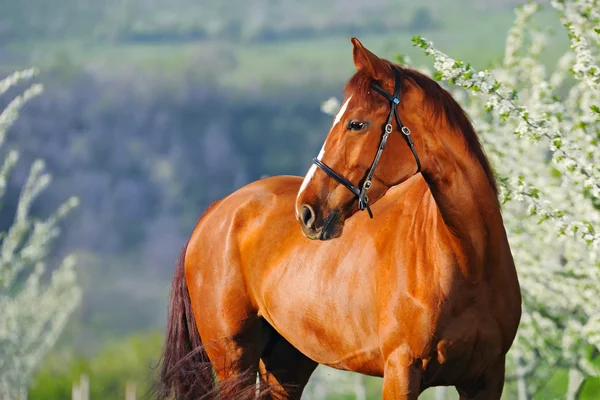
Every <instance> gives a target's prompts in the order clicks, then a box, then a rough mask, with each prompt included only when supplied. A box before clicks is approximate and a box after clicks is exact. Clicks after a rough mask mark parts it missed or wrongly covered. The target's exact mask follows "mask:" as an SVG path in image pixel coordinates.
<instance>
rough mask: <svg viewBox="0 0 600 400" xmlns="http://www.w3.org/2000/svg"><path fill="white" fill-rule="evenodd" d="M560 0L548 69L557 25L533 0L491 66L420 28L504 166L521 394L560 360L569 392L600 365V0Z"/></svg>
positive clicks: (442, 76)
mask: <svg viewBox="0 0 600 400" xmlns="http://www.w3.org/2000/svg"><path fill="white" fill-rule="evenodd" d="M551 4H552V7H554V8H555V9H556V10H557V11H558V14H559V16H560V19H561V23H562V24H563V25H564V27H565V29H566V31H567V34H568V35H569V38H570V49H569V50H568V51H567V52H566V53H565V54H564V55H563V56H562V57H561V58H560V60H559V62H558V63H557V65H556V68H554V70H551V71H548V70H547V68H546V67H545V66H544V65H543V64H542V63H541V62H540V55H541V54H542V51H543V49H544V47H545V45H546V44H547V40H548V36H547V35H546V34H545V32H542V31H538V30H535V29H533V28H531V19H532V17H533V16H534V14H535V13H536V12H537V11H538V10H539V8H540V7H539V5H538V4H536V3H533V2H530V3H527V4H525V5H523V6H521V7H519V8H517V10H516V20H515V23H514V25H513V27H512V29H511V30H510V32H509V35H508V38H507V42H506V50H505V55H504V60H503V63H502V64H501V65H498V66H497V67H495V68H494V69H493V70H489V71H488V70H485V71H476V70H475V69H474V68H473V67H471V66H470V65H469V64H467V63H464V62H462V61H459V60H454V59H452V58H450V57H449V56H447V55H446V54H444V53H442V52H441V51H439V50H438V49H436V48H435V47H434V45H433V44H432V43H431V42H429V41H427V40H425V39H423V38H421V37H415V38H413V41H414V43H415V45H416V46H419V47H421V48H423V49H424V50H425V53H426V54H428V55H430V56H432V57H433V60H434V68H435V69H436V70H437V72H436V73H435V76H436V77H437V78H438V79H439V80H443V81H446V82H448V83H450V84H451V85H454V86H453V88H455V90H454V92H455V93H454V94H455V96H456V97H457V99H458V100H459V101H460V102H461V103H462V105H463V106H464V107H465V108H466V109H467V111H468V113H469V115H470V117H471V118H472V120H473V122H474V124H475V126H476V129H477V131H478V133H479V135H480V137H481V139H482V142H483V143H484V147H485V148H486V150H487V152H488V154H489V156H490V158H491V161H492V164H493V165H494V167H495V168H496V173H497V176H498V178H499V183H500V186H501V200H502V203H503V215H504V222H505V226H506V228H507V230H508V235H509V240H510V243H511V247H512V250H513V254H514V257H515V262H516V264H517V268H518V272H519V278H520V282H521V285H522V293H523V318H522V321H521V325H520V328H519V332H518V336H517V340H516V343H515V345H514V346H513V349H512V350H511V353H510V355H511V360H512V361H513V362H514V364H515V371H516V378H517V379H518V380H519V384H518V388H519V395H520V397H521V398H527V397H528V396H530V395H531V394H532V393H534V392H536V391H537V390H538V389H539V388H540V387H541V385H543V384H544V383H545V379H547V378H548V376H549V375H550V374H551V373H552V372H553V371H554V370H555V369H553V368H555V367H557V366H560V367H565V368H568V369H569V370H570V374H569V379H570V382H569V393H568V396H569V397H570V398H575V397H576V395H577V392H578V391H579V389H580V387H581V384H582V382H583V379H584V378H585V377H586V376H597V375H599V374H600V371H599V370H598V368H597V367H596V366H595V365H594V364H593V363H592V362H591V360H592V359H593V358H595V357H597V355H598V353H599V352H600V301H599V300H598V299H599V298H600V279H599V278H600V232H599V231H598V227H599V226H600V211H599V210H600V151H599V147H598V142H599V140H600V108H599V105H600V67H599V66H598V55H599V54H598V50H599V46H598V44H599V43H600V29H599V27H600V25H599V22H600V2H599V1H597V0H578V1H552V3H551ZM457 87H458V88H462V90H460V89H458V88H457ZM467 94H471V95H470V96H469V95H467Z"/></svg>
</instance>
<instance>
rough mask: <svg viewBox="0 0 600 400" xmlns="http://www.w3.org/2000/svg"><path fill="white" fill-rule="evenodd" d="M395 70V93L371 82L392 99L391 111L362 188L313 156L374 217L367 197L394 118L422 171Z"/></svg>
mask: <svg viewBox="0 0 600 400" xmlns="http://www.w3.org/2000/svg"><path fill="white" fill-rule="evenodd" d="M393 71H394V78H395V82H394V95H393V96H392V95H390V94H389V93H387V92H386V91H385V90H383V89H382V88H381V87H379V86H378V85H376V84H375V83H372V84H371V88H372V89H373V90H375V91H376V92H377V93H379V94H381V95H382V96H383V97H385V98H386V99H388V100H389V101H390V113H389V115H388V118H387V122H386V124H385V126H384V128H383V134H382V135H381V141H380V142H379V148H378V149H377V153H376V154H375V158H374V159H373V163H372V164H371V168H369V171H368V173H367V177H366V178H365V181H364V183H363V184H362V188H361V189H359V188H358V187H356V186H354V185H353V184H352V182H350V181H349V180H348V179H346V178H344V177H343V176H341V175H340V174H338V173H337V172H335V171H334V170H333V169H331V168H330V167H329V166H328V165H327V164H325V163H324V162H322V161H321V160H319V159H318V158H313V163H315V165H316V166H317V167H319V168H321V169H322V170H323V172H325V173H326V174H327V175H329V176H330V177H331V178H333V179H335V180H336V181H337V182H338V183H340V184H342V185H344V186H345V187H346V188H347V189H348V190H350V191H351V192H352V193H354V195H355V196H356V197H358V208H359V209H360V210H361V211H363V210H365V209H366V210H367V211H368V213H369V217H371V218H373V212H372V211H371V207H369V198H368V197H367V191H368V190H369V189H370V188H371V186H372V184H373V182H372V179H373V174H374V173H375V168H376V167H377V164H378V163H379V159H380V158H381V154H382V153H383V149H385V145H386V143H387V140H388V136H389V135H390V133H392V131H393V129H394V128H393V126H392V118H395V119H396V124H397V125H398V129H400V132H402V134H403V136H404V138H405V139H406V142H407V143H408V147H410V151H411V152H412V154H413V156H414V157H415V161H416V162H417V172H415V174H418V173H419V172H420V171H421V161H420V160H419V156H418V155H417V151H416V150H415V144H414V143H413V140H412V138H411V137H410V129H408V127H406V126H405V125H404V124H403V123H402V121H401V120H400V116H399V115H398V104H400V95H401V94H402V75H401V73H400V71H398V70H397V69H396V68H394V69H393Z"/></svg>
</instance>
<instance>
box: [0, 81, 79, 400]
mask: <svg viewBox="0 0 600 400" xmlns="http://www.w3.org/2000/svg"><path fill="white" fill-rule="evenodd" d="M36 73H37V71H35V70H25V71H21V72H17V73H15V74H13V75H11V76H9V77H8V78H6V79H4V80H2V81H0V95H1V94H3V93H5V92H6V91H7V90H8V89H9V88H10V87H11V86H13V85H15V84H17V83H19V82H21V81H23V80H26V79H29V78H31V77H33V76H34V75H35V74H36ZM41 92H42V86H41V85H32V86H31V87H30V88H29V89H27V90H26V91H25V92H24V93H23V94H22V95H20V96H18V97H17V98H15V99H14V100H13V101H12V102H11V103H10V104H9V105H8V106H7V107H6V108H5V109H4V111H2V113H0V146H2V145H3V143H4V139H5V134H6V131H7V129H8V127H9V126H10V125H11V124H12V123H13V122H14V121H15V119H16V118H17V116H18V114H19V110H20V109H21V107H22V106H23V105H24V104H25V102H27V100H29V99H31V98H32V97H34V96H36V95H38V94H39V93H41ZM18 156H19V155H18V152H17V151H15V150H12V151H9V152H8V155H7V157H6V159H5V160H4V162H3V163H2V166H1V167H0V199H2V197H3V196H4V195H5V193H6V187H7V178H8V175H9V173H10V171H11V169H12V167H13V166H14V165H15V164H16V162H17V160H18ZM44 169H45V168H44V163H43V161H41V160H38V161H36V162H34V163H33V165H32V167H31V170H30V173H29V177H28V179H27V182H26V183H25V186H24V187H23V189H22V191H21V194H20V197H19V202H18V206H17V211H16V215H15V217H14V221H13V224H12V225H11V226H10V228H9V229H8V230H7V231H6V232H4V233H3V235H2V239H1V242H0V398H1V399H18V398H26V389H27V384H28V383H29V379H30V377H31V375H32V373H33V371H34V370H35V368H36V366H37V365H38V364H39V362H40V360H41V359H42V357H43V356H44V355H45V353H46V352H47V351H48V349H49V348H50V347H52V345H53V344H54V343H55V342H56V340H57V339H58V336H59V335H60V333H61V332H62V330H63V328H64V326H65V324H66V321H67V319H68V317H69V316H70V315H71V313H72V312H73V310H74V309H75V307H76V306H77V305H78V304H79V301H80V298H81V291H80V289H79V287H78V285H77V280H76V274H75V259H74V257H73V256H72V255H69V256H67V257H66V258H65V259H64V260H63V262H62V264H61V265H60V266H59V267H58V268H56V269H54V271H53V272H52V274H51V277H50V279H49V280H48V279H47V278H45V277H44V276H43V275H44V273H45V272H46V265H45V263H44V261H45V260H46V259H47V258H48V255H49V252H50V250H51V246H52V244H53V242H54V239H56V237H57V236H58V235H59V233H60V232H59V228H58V223H59V222H60V220H61V219H62V218H64V216H65V215H66V214H67V213H68V212H69V211H70V210H72V209H73V208H74V207H76V206H77V204H78V199H77V198H74V197H73V198H71V199H69V200H68V201H67V202H65V203H64V204H63V205H62V206H61V207H59V209H58V210H57V211H56V212H55V213H54V214H52V215H51V216H50V217H48V218H47V219H46V220H34V219H33V218H32V217H31V216H30V215H29V211H30V207H31V204H32V203H33V201H34V200H35V199H36V198H37V197H38V196H39V195H40V193H41V192H42V191H43V190H44V189H45V188H46V187H47V186H48V185H49V184H50V180H51V179H50V175H49V174H48V173H46V172H45V171H44Z"/></svg>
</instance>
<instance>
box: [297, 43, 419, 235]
mask: <svg viewBox="0 0 600 400" xmlns="http://www.w3.org/2000/svg"><path fill="white" fill-rule="evenodd" d="M351 42H352V45H353V58H354V65H355V66H356V69H357V72H356V74H355V75H354V76H353V77H352V78H351V79H350V80H349V81H348V83H347V85H346V88H345V99H344V102H343V103H342V106H341V108H340V110H339V112H338V114H337V115H336V116H335V119H334V121H333V125H332V127H331V129H330V131H329V134H328V135H327V139H326V140H325V143H324V144H323V148H322V149H321V152H320V153H319V155H318V157H317V158H315V159H314V160H313V162H314V164H313V165H312V166H311V168H310V169H309V171H308V173H307V174H306V177H305V178H304V182H303V183H302V186H301V188H300V191H299V192H298V197H297V199H296V216H297V218H298V220H299V222H300V224H301V226H302V231H303V233H304V235H305V236H306V237H308V238H310V239H320V240H328V239H333V238H336V237H339V236H340V235H341V234H342V230H343V226H344V221H345V220H346V219H347V218H349V217H350V216H352V215H353V214H354V213H355V212H356V211H358V210H367V211H368V212H369V214H370V215H371V217H372V213H371V209H370V206H372V205H373V204H375V202H377V200H379V199H380V198H381V197H382V196H383V195H384V194H385V192H386V191H387V190H388V189H389V188H391V187H392V186H395V185H398V184H400V183H402V182H403V181H405V180H406V179H408V178H410V177H411V176H413V175H414V174H415V173H417V172H419V171H420V159H419V157H418V149H419V144H420V142H421V140H422V139H421V138H420V139H419V140H418V143H417V144H415V143H414V142H413V139H412V136H411V130H412V129H414V130H415V133H416V134H419V133H420V132H419V130H421V129H422V127H423V126H424V125H423V121H422V119H421V118H422V117H421V115H422V114H423V112H422V111H423V109H422V108H423V102H422V99H423V93H422V91H420V90H419V88H418V86H417V85H415V84H414V83H412V82H409V81H408V80H405V79H404V75H403V71H402V69H401V68H399V67H397V66H394V65H393V64H392V63H390V62H389V61H386V60H382V59H380V58H379V57H377V56H376V55H375V54H373V53H371V52H370V51H369V50H367V49H366V48H365V47H363V45H362V44H361V43H360V41H358V39H356V38H352V40H351ZM384 148H385V150H384Z"/></svg>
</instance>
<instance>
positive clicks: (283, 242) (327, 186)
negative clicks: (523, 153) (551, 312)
mask: <svg viewBox="0 0 600 400" xmlns="http://www.w3.org/2000/svg"><path fill="white" fill-rule="evenodd" d="M352 44H353V58H354V64H355V66H356V68H357V72H356V73H355V75H354V76H353V77H352V78H351V79H350V80H349V81H348V83H347V85H346V88H345V101H344V103H343V105H342V107H341V109H340V111H339V113H338V114H337V116H336V117H335V120H334V122H333V126H332V127H331V130H330V132H329V135H328V136H327V139H326V142H325V144H324V145H323V149H322V150H321V153H320V154H319V156H318V157H317V158H316V159H315V160H314V165H313V166H312V167H311V168H310V170H309V171H308V173H307V175H306V177H305V178H304V181H302V179H301V178H298V177H290V176H280V177H272V178H267V179H263V180H260V181H257V182H254V183H251V184H249V185H247V186H245V187H243V188H241V189H240V190H238V191H236V192H235V193H233V194H231V195H229V196H227V197H226V198H224V199H222V200H220V201H218V202H216V203H215V204H213V205H212V206H211V207H210V208H209V209H208V210H207V211H206V212H205V214H204V215H203V216H202V218H201V219H200V220H199V222H198V224H197V226H196V228H195V230H194V232H193V234H192V236H191V238H190V240H189V242H188V244H187V246H186V248H185V249H184V251H183V252H182V255H181V258H180V261H179V264H178V266H177V268H176V271H175V276H174V279H173V286H172V292H171V300H170V313H169V321H168V328H167V337H166V342H165V349H164V358H163V362H162V371H161V382H162V390H161V391H160V395H161V396H162V397H167V396H174V397H175V398H193V399H197V398H216V397H220V398H232V399H244V398H254V397H255V396H261V395H263V397H267V398H276V399H299V398H300V396H301V393H302V390H303V388H304V386H305V385H306V384H307V382H308V380H309V377H310V375H311V373H312V372H313V371H314V369H315V368H316V367H317V365H318V364H324V365H328V366H331V367H334V368H338V369H343V370H349V371H356V372H359V373H362V374H368V375H373V376H379V377H383V398H384V399H385V400H390V399H415V398H417V397H418V396H419V394H420V393H421V392H422V391H423V390H424V389H426V388H428V387H431V386H439V385H447V386H450V385H452V386H455V387H456V389H457V390H458V392H459V394H460V396H461V399H499V398H500V396H501V393H502V390H503V385H504V370H505V355H506V353H507V352H508V350H509V348H510V347H511V345H512V342H513V340H514V337H515V334H516V331H517V326H518V325H519V321H520V317H521V295H520V289H519V283H518V279H517V274H516V271H515V266H514V263H513V258H512V255H511V251H510V248H509V244H508V240H507V237H506V232H505V229H504V226H503V221H502V215H501V212H500V205H499V202H498V199H497V189H496V184H495V180H494V176H493V173H492V169H491V168H490V165H489V163H488V160H487V159H486V156H485V154H484V152H483V150H482V148H481V145H480V143H479V141H478V138H477V135H476V133H475V131H474V130H473V127H472V125H471V123H470V121H469V120H468V118H467V116H466V115H465V113H464V111H463V110H462V109H461V108H460V106H459V105H458V104H457V103H456V102H455V101H454V99H453V98H452V97H451V95H450V94H449V93H448V92H447V91H445V90H444V89H442V88H441V87H440V86H439V85H438V84H437V83H436V82H434V81H433V80H431V79H429V78H428V77H426V76H424V75H422V74H420V73H418V72H416V71H414V70H411V69H407V68H403V67H401V66H398V65H394V64H392V63H390V62H389V61H386V60H382V59H380V58H379V57H377V56H376V55H374V54H373V53H371V52H370V51H369V50H367V49H366V48H365V47H363V45H362V44H361V43H360V42H359V41H358V40H357V39H355V38H353V39H352ZM352 182H355V183H357V185H356V186H355V185H354V184H353V183H352ZM367 192H368V196H367ZM357 200H358V201H357ZM360 210H367V211H368V213H362V212H358V211H360ZM373 215H374V218H369V216H373ZM298 225H300V226H298ZM307 238H308V239H319V240H308V239H307ZM213 371H214V373H215V375H216V379H214V375H213ZM257 374H258V376H259V378H260V380H259V384H258V385H257V384H256V379H257Z"/></svg>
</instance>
